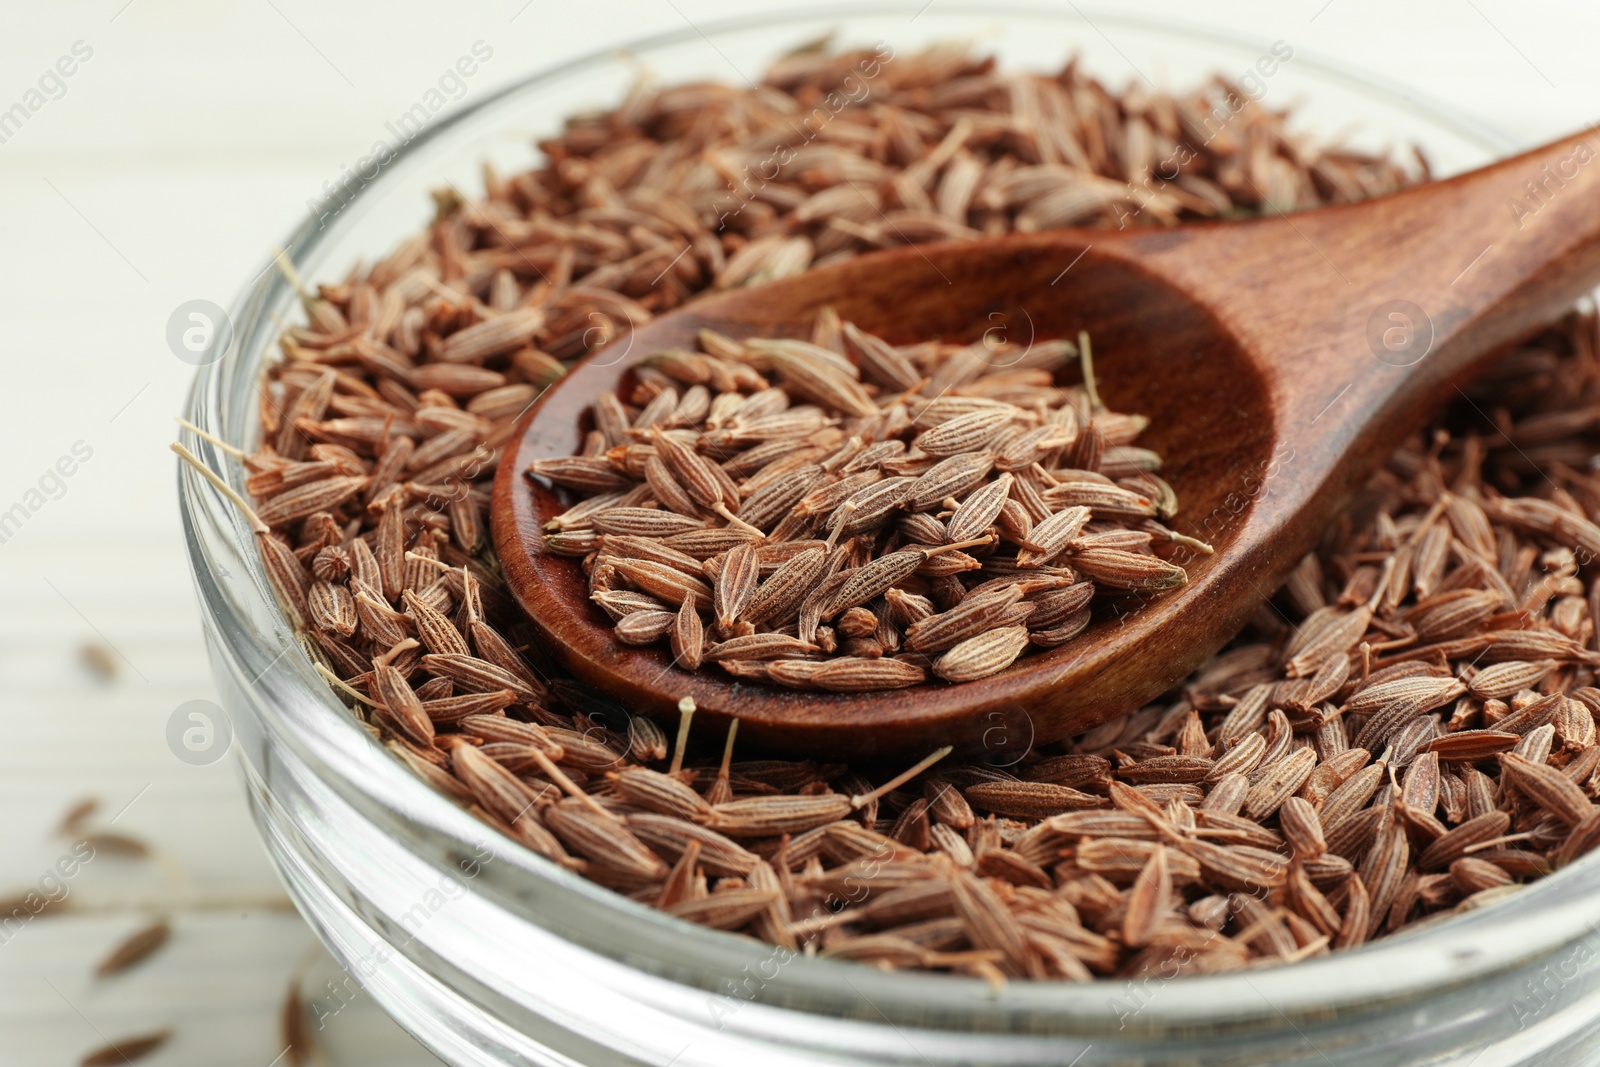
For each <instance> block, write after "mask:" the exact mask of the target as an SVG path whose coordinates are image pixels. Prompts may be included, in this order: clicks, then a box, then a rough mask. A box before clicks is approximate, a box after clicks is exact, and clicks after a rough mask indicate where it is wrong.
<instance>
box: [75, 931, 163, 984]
mask: <svg viewBox="0 0 1600 1067" xmlns="http://www.w3.org/2000/svg"><path fill="white" fill-rule="evenodd" d="M171 935H172V927H171V925H169V924H168V923H167V921H166V920H165V919H158V920H157V921H155V922H153V923H151V924H150V925H149V926H146V927H144V928H143V929H141V930H139V931H138V932H137V933H134V934H133V935H131V936H130V937H128V939H127V940H125V941H123V942H122V943H121V944H120V945H118V946H117V947H116V948H114V949H112V950H111V952H110V953H109V954H107V956H106V957H105V958H104V959H102V960H101V961H100V962H99V963H98V964H97V965H96V966H95V969H94V973H95V975H96V976H97V977H99V978H106V977H109V976H111V975H113V974H121V973H122V972H123V971H126V970H128V969H130V968H132V967H135V966H137V965H138V964H140V963H142V962H144V961H145V960H147V959H149V958H150V957H151V956H153V955H154V954H155V953H156V952H157V951H159V950H160V948H161V946H162V945H165V944H166V943H167V938H168V937H170V936H171Z"/></svg>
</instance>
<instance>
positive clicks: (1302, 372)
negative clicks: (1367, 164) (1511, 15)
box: [1120, 130, 1600, 454]
mask: <svg viewBox="0 0 1600 1067" xmlns="http://www.w3.org/2000/svg"><path fill="white" fill-rule="evenodd" d="M1597 157H1600V131H1596V130H1586V131H1584V132H1582V133H1579V134H1576V135H1574V136H1571V137H1568V138H1565V139H1563V140H1560V141H1555V142H1553V143H1551V144H1547V145H1543V146H1541V147H1539V148H1535V149H1533V150H1531V151H1529V152H1525V153H1523V154H1522V155H1520V156H1516V157H1513V158H1511V159H1507V160H1503V161H1501V162H1498V163H1495V164H1492V165H1490V166H1488V167H1484V168H1482V169H1480V170H1476V171H1472V172H1469V173H1466V174H1461V175H1458V176H1456V177H1453V178H1449V179H1445V180H1443V181H1440V182H1435V183H1431V184H1428V185H1424V186H1419V187H1416V188H1413V189H1409V190H1406V191H1404V192H1401V193H1397V194H1395V195H1392V196H1388V197H1383V198H1381V199H1378V200H1372V201H1368V202H1366V203H1363V204H1355V205H1348V206H1340V207H1335V208H1330V209H1326V210H1322V211H1316V212H1308V213H1305V214H1298V215H1284V214H1281V213H1280V214H1278V215H1276V216H1274V217H1270V218H1266V219H1263V220H1260V221H1258V222H1254V223H1244V224H1229V225H1225V226H1209V227H1197V228H1192V229H1191V230H1189V231H1188V232H1187V234H1186V236H1185V237H1184V238H1183V239H1180V240H1177V241H1174V240H1172V239H1171V237H1170V235H1165V234H1159V233H1140V234H1138V235H1134V236H1132V237H1130V238H1129V239H1128V240H1126V241H1124V242H1120V244H1121V245H1122V247H1123V249H1125V250H1126V251H1127V252H1128V253H1129V254H1131V255H1135V256H1138V257H1140V258H1141V259H1142V260H1143V261H1144V262H1145V264H1146V265H1147V267H1149V268H1150V269H1152V270H1153V271H1154V272H1156V273H1159V274H1162V275H1164V276H1166V277H1167V278H1169V279H1170V280H1172V281H1174V282H1176V283H1177V284H1178V285H1180V286H1181V287H1182V288H1184V289H1186V290H1188V291H1189V292H1190V293H1192V294H1193V295H1194V296H1196V297H1197V298H1198V299H1199V301H1200V302H1201V303H1203V304H1205V305H1207V306H1209V307H1210V308H1212V309H1213V310H1214V311H1215V312H1216V314H1217V315H1218V317H1219V318H1220V319H1221V320H1222V321H1223V322H1224V324H1225V325H1226V326H1227V327H1229V328H1230V329H1232V330H1233V331H1235V332H1236V334H1237V335H1238V336H1239V337H1240V338H1241V340H1243V341H1244V342H1245V343H1246V344H1247V345H1249V346H1251V347H1254V348H1256V349H1257V350H1258V351H1262V352H1267V353H1271V354H1272V356H1273V358H1272V359H1271V361H1270V362H1269V364H1268V366H1267V368H1266V369H1267V370H1268V372H1269V374H1270V377H1271V380H1270V382H1269V387H1270V388H1271V390H1272V392H1273V394H1274V399H1275V401H1276V403H1275V404H1274V407H1275V409H1276V410H1277V411H1278V412H1279V413H1280V417H1281V418H1282V419H1283V420H1284V422H1285V424H1286V425H1290V426H1292V425H1295V424H1300V425H1305V426H1309V425H1310V424H1311V422H1312V421H1313V420H1314V421H1316V423H1317V425H1318V431H1319V436H1322V435H1333V436H1334V437H1335V438H1337V439H1338V441H1337V443H1338V445H1339V447H1338V448H1336V449H1335V450H1334V451H1335V454H1338V453H1339V452H1342V451H1343V449H1344V448H1346V447H1350V446H1352V445H1354V444H1355V443H1356V439H1357V438H1358V437H1359V436H1361V435H1363V434H1365V433H1367V431H1369V430H1370V429H1371V428H1372V427H1374V426H1385V427H1396V426H1399V427H1404V428H1405V429H1409V428H1410V427H1411V426H1412V425H1414V424H1415V421H1416V419H1417V418H1419V417H1420V416H1421V415H1422V414H1423V412H1424V411H1425V410H1427V408H1428V407H1429V406H1430V405H1431V404H1432V403H1433V402H1435V401H1436V400H1438V399H1439V398H1440V397H1441V395H1442V394H1444V393H1449V392H1453V391H1454V390H1453V388H1452V386H1453V384H1454V383H1455V382H1456V381H1457V380H1464V379H1465V375H1467V374H1468V373H1470V372H1471V371H1473V370H1474V369H1476V368H1477V367H1478V366H1480V365H1481V363H1482V361H1483V360H1484V359H1485V358H1486V357H1488V356H1490V355H1493V354H1495V353H1497V352H1498V351H1500V350H1501V349H1503V348H1504V347H1505V346H1507V345H1509V344H1511V343H1512V342H1514V341H1516V340H1518V339H1520V338H1524V337H1527V336H1528V335H1529V334H1531V333H1533V332H1535V331H1536V330H1538V329H1539V328H1540V327H1541V326H1544V325H1547V324H1549V323H1551V322H1553V321H1555V320H1556V319H1557V318H1559V317H1560V316H1561V315H1562V314H1563V313H1564V312H1565V311H1567V310H1568V309H1570V308H1571V306H1572V304H1573V302H1574V301H1575V300H1576V299H1578V298H1579V297H1580V296H1582V295H1583V294H1584V293H1586V292H1588V291H1590V290H1592V289H1593V288H1594V287H1595V286H1596V285H1600V162H1597ZM1202 249H1203V250H1204V252H1205V253H1206V254H1204V255H1201V254H1199V253H1200V252H1201V251H1202ZM1401 432H1404V430H1402V431H1401ZM1378 436H1380V437H1382V438H1384V439H1386V440H1389V439H1391V435H1390V434H1387V433H1385V434H1379V435H1378ZM1391 443H1392V441H1391Z"/></svg>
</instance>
